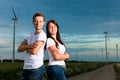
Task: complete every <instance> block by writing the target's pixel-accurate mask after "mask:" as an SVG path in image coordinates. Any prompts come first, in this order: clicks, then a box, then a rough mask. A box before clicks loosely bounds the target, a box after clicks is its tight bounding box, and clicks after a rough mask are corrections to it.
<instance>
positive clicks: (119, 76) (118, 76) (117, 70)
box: [113, 64, 120, 80]
mask: <svg viewBox="0 0 120 80" xmlns="http://www.w3.org/2000/svg"><path fill="white" fill-rule="evenodd" d="M113 68H114V71H115V73H116V74H115V75H116V79H118V80H120V64H114V65H113Z"/></svg>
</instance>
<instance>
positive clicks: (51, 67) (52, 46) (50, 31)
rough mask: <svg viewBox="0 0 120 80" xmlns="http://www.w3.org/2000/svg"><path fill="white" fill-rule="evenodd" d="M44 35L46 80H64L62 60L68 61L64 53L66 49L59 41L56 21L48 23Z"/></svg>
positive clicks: (63, 63)
mask: <svg viewBox="0 0 120 80" xmlns="http://www.w3.org/2000/svg"><path fill="white" fill-rule="evenodd" d="M46 34H47V44H46V47H47V51H48V54H49V64H48V69H47V75H48V80H66V78H65V74H64V68H65V62H64V60H68V59H69V54H68V53H67V52H66V47H65V45H64V44H63V42H62V41H61V39H60V33H59V26H58V24H57V22H56V21H54V20H50V21H48V23H47V25H46Z"/></svg>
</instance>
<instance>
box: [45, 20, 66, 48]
mask: <svg viewBox="0 0 120 80" xmlns="http://www.w3.org/2000/svg"><path fill="white" fill-rule="evenodd" d="M50 23H53V24H55V25H56V26H57V34H56V38H57V40H58V41H59V42H60V43H61V44H63V45H64V43H63V42H62V40H61V39H60V32H59V26H58V24H57V22H56V21H55V20H49V21H48V22H47V25H46V34H47V38H52V39H53V40H54V41H55V39H54V38H53V37H52V36H51V34H50V32H49V30H48V26H49V24H50ZM55 44H56V47H57V48H58V43H57V42H56V41H55ZM64 46H65V45H64Z"/></svg>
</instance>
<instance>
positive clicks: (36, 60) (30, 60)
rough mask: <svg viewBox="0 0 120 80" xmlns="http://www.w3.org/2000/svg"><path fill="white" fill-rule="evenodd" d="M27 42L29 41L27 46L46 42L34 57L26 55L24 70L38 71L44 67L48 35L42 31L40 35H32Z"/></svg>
mask: <svg viewBox="0 0 120 80" xmlns="http://www.w3.org/2000/svg"><path fill="white" fill-rule="evenodd" d="M25 40H27V44H32V43H34V42H35V41H39V40H41V41H44V44H43V45H42V47H41V48H40V49H39V50H38V52H37V54H35V55H32V54H29V53H26V56H25V60H24V67H23V68H24V69H36V68H38V67H40V66H42V65H43V58H44V46H45V43H46V34H45V32H44V31H41V32H40V33H39V34H34V33H30V34H29V35H28V36H27V37H26V38H25Z"/></svg>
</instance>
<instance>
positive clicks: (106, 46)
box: [104, 30, 109, 63]
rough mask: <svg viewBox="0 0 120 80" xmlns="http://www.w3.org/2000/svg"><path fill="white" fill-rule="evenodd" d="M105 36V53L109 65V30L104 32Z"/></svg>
mask: <svg viewBox="0 0 120 80" xmlns="http://www.w3.org/2000/svg"><path fill="white" fill-rule="evenodd" d="M104 34H105V52H106V62H107V63H108V40H109V38H108V30H107V31H105V32H104Z"/></svg>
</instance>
